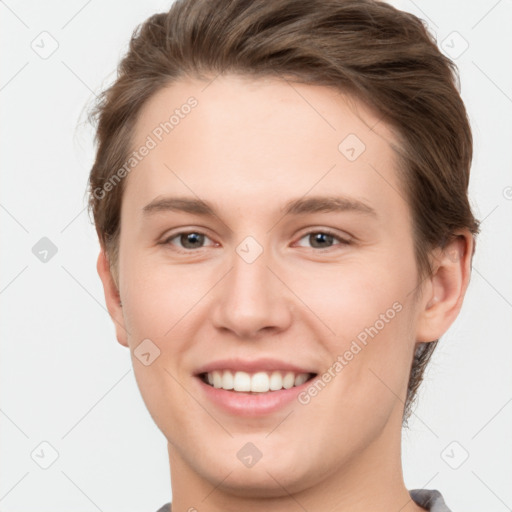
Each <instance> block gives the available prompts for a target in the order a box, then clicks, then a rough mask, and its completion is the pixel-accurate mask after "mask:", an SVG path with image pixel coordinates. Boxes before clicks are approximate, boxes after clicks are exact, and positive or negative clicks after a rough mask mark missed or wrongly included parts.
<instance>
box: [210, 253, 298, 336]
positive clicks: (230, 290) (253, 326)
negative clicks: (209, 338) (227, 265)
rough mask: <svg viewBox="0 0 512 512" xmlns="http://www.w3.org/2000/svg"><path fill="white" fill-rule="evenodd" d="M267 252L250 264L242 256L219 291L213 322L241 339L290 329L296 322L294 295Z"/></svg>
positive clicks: (235, 258) (232, 267)
mask: <svg viewBox="0 0 512 512" xmlns="http://www.w3.org/2000/svg"><path fill="white" fill-rule="evenodd" d="M269 263H271V262H270V261H268V258H267V257H266V252H265V251H264V252H263V253H262V254H261V255H260V256H259V257H258V258H257V259H256V260H255V261H253V262H251V263H249V262H248V261H246V260H245V259H244V258H243V257H241V256H240V255H239V254H238V253H236V252H235V253H234V255H233V258H232V260H231V264H232V266H231V270H230V271H229V272H228V273H227V275H226V276H225V277H224V278H223V279H222V281H221V283H219V285H220V286H218V287H216V288H217V293H216V297H215V306H214V314H213V321H214V325H215V327H216V328H217V329H221V330H229V331H231V332H232V333H234V334H235V335H236V336H237V337H239V338H240V339H249V338H251V339H252V338H257V337H259V336H261V335H263V334H264V333H267V334H270V333H279V332H282V331H284V330H286V329H287V328H288V327H289V325H290V324H291V321H292V298H293V294H292V293H291V292H290V290H289V289H288V288H287V286H286V284H284V282H285V281H286V279H283V278H282V276H279V270H278V269H277V268H276V269H274V268H269V266H270V267H275V265H274V264H271V265H269Z"/></svg>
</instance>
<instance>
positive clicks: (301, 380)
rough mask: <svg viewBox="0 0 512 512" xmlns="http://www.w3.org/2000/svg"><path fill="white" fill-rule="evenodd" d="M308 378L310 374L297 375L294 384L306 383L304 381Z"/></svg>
mask: <svg viewBox="0 0 512 512" xmlns="http://www.w3.org/2000/svg"><path fill="white" fill-rule="evenodd" d="M307 380H308V375H307V374H305V373H301V374H300V375H297V377H295V383H294V385H295V386H302V384H304V382H306V381H307Z"/></svg>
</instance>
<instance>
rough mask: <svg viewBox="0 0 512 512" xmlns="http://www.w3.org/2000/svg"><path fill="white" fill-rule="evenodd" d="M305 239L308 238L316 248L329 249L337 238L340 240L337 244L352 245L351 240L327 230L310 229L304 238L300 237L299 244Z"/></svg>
mask: <svg viewBox="0 0 512 512" xmlns="http://www.w3.org/2000/svg"><path fill="white" fill-rule="evenodd" d="M304 239H307V240H308V241H309V242H310V243H311V246H312V247H313V248H314V249H329V248H330V247H332V246H333V242H334V241H335V240H337V241H338V242H339V244H335V245H350V240H345V239H344V238H341V237H339V236H338V235H336V234H334V233H331V232H330V231H326V230H323V231H310V232H309V233H306V234H305V235H304V236H303V237H302V238H300V239H299V245H300V241H301V240H304ZM302 247H304V246H302Z"/></svg>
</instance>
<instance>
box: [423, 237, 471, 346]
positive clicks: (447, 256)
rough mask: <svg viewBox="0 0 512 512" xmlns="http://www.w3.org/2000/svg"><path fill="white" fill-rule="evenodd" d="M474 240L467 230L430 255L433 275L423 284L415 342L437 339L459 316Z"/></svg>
mask: <svg viewBox="0 0 512 512" xmlns="http://www.w3.org/2000/svg"><path fill="white" fill-rule="evenodd" d="M473 252H474V238H473V235H472V234H471V233H470V232H469V230H464V231H462V232H457V233H456V237H455V239H454V240H453V241H451V242H450V243H448V244H447V245H446V247H444V248H443V249H441V248H438V249H436V250H435V251H434V252H433V254H432V257H433V274H432V276H431V277H429V278H428V279H427V282H426V283H425V286H424V290H425V293H424V294H423V298H422V300H421V311H420V316H419V319H418V323H417V331H416V340H417V341H418V342H429V341H434V340H437V339H439V338H440V337H441V336H442V335H443V334H444V333H445V332H446V331H447V330H448V328H449V327H450V325H451V324H452V323H453V322H454V320H455V318H457V315H458V314H459V311H460V309H461V307H462V302H463V300H464V295H465V294H466V290H467V287H468V284H469V278H470V276H471V260H472V258H473Z"/></svg>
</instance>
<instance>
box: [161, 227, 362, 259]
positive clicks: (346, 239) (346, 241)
mask: <svg viewBox="0 0 512 512" xmlns="http://www.w3.org/2000/svg"><path fill="white" fill-rule="evenodd" d="M201 229H203V228H201ZM201 229H194V228H191V229H190V228H189V229H182V230H181V231H176V232H174V233H170V234H168V235H166V236H165V237H164V239H163V240H162V242H160V244H162V245H172V246H174V247H176V250H177V251H178V252H187V253H191V252H198V251H200V250H201V249H206V248H207V247H215V246H218V245H219V244H218V242H215V241H214V240H212V238H211V237H210V236H209V235H208V234H207V233H206V232H205V231H202V230H201ZM307 229H308V231H305V232H303V233H302V234H301V235H300V236H299V237H298V238H297V239H296V242H294V244H296V243H297V242H299V241H300V240H302V239H303V238H304V237H306V236H308V235H311V234H315V233H322V234H325V235H329V236H332V237H333V238H335V239H336V240H338V242H339V243H338V244H335V245H334V246H331V247H326V248H324V249H318V248H316V247H312V249H314V250H315V252H320V251H323V250H329V249H332V248H333V247H335V246H336V245H350V244H352V243H353V241H354V238H353V237H352V236H350V235H349V234H348V233H347V234H346V236H342V235H340V234H338V233H336V232H335V231H334V230H332V229H330V228H322V227H316V228H307ZM191 233H195V234H198V235H204V236H205V237H206V238H208V239H209V240H211V241H212V242H213V244H212V245H209V246H203V247H199V248H197V249H184V248H181V247H179V246H175V245H174V244H171V242H170V240H173V239H175V238H178V237H179V236H180V235H186V234H191ZM299 247H302V246H299Z"/></svg>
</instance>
